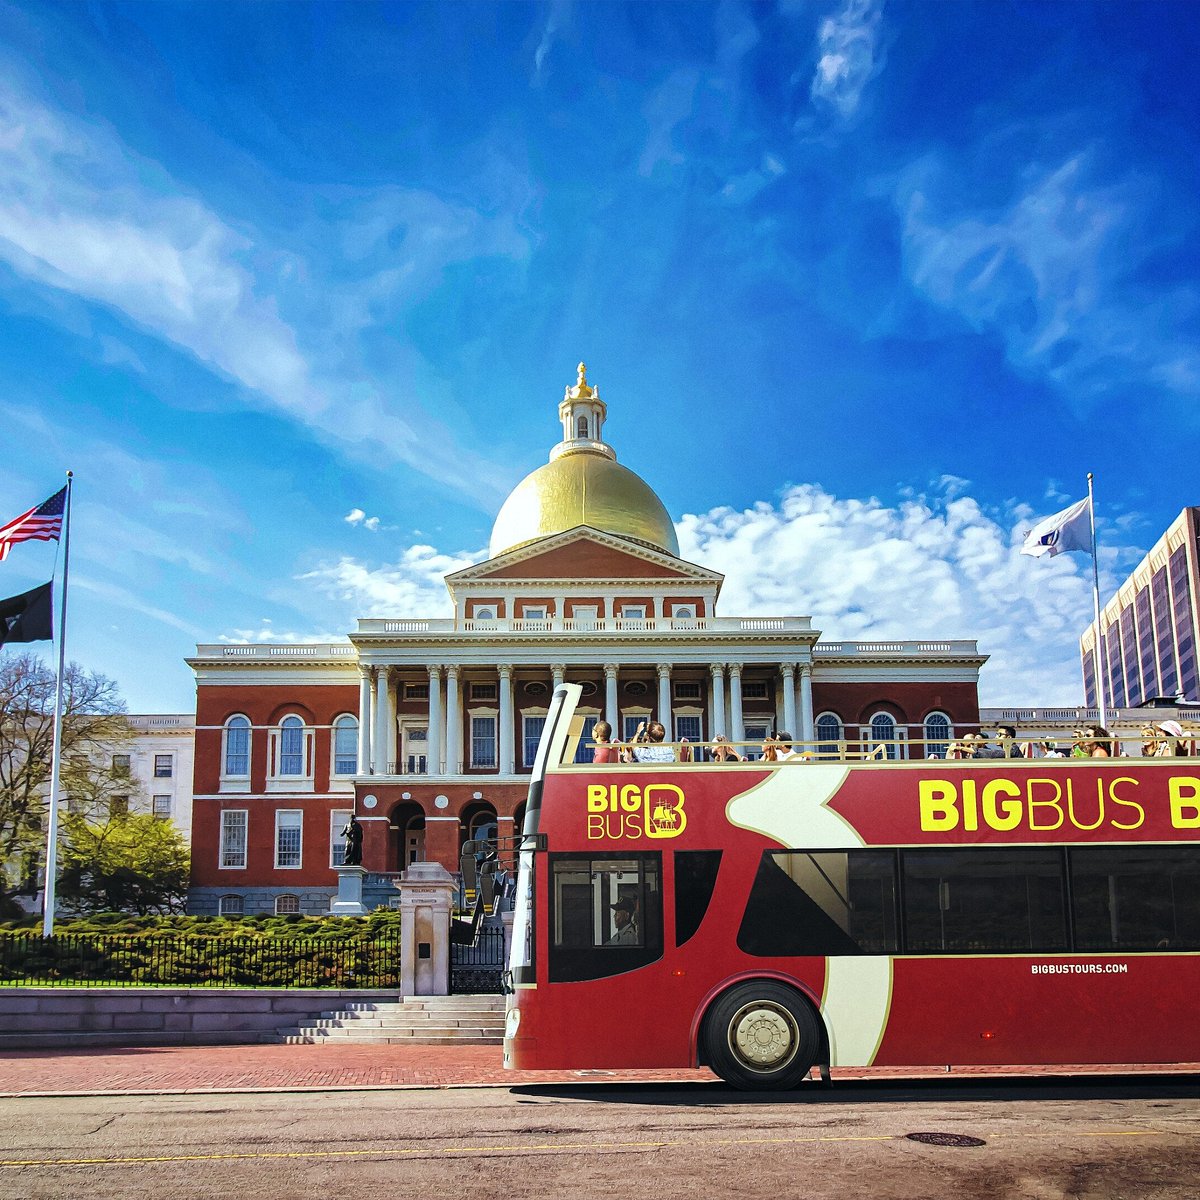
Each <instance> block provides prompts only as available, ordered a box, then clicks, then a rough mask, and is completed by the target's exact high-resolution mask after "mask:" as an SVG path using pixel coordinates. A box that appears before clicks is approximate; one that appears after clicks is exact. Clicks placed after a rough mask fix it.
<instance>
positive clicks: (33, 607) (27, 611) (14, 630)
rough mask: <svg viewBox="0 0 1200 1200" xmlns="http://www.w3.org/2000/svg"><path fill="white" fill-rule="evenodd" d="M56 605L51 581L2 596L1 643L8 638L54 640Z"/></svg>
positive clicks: (0, 606)
mask: <svg viewBox="0 0 1200 1200" xmlns="http://www.w3.org/2000/svg"><path fill="white" fill-rule="evenodd" d="M53 609H54V601H53V599H52V598H51V595H50V584H48V583H43V584H42V585H41V587H35V588H30V590H29V591H27V592H22V593H21V594H20V595H19V596H10V597H9V598H8V599H7V600H0V646H3V645H5V644H6V643H8V642H47V641H53V639H54V613H53Z"/></svg>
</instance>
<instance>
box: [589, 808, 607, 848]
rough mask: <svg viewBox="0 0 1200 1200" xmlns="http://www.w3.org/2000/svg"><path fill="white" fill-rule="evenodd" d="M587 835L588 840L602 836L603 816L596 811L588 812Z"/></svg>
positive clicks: (591, 840)
mask: <svg viewBox="0 0 1200 1200" xmlns="http://www.w3.org/2000/svg"><path fill="white" fill-rule="evenodd" d="M587 835H588V841H589V842H594V841H596V840H597V839H598V838H602V837H604V818H603V817H602V816H600V815H599V814H598V813H588V819H587Z"/></svg>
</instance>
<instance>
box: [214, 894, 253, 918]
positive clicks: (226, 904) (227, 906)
mask: <svg viewBox="0 0 1200 1200" xmlns="http://www.w3.org/2000/svg"><path fill="white" fill-rule="evenodd" d="M245 911H246V902H245V900H243V899H242V897H241V896H234V895H232V894H231V895H228V896H222V897H221V899H220V900H218V901H217V912H218V914H219V915H220V916H222V917H240V916H241V915H242V913H244V912H245Z"/></svg>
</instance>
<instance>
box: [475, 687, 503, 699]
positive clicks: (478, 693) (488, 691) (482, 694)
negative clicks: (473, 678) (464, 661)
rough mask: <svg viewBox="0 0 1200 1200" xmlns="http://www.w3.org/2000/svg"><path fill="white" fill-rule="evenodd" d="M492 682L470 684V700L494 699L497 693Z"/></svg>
mask: <svg viewBox="0 0 1200 1200" xmlns="http://www.w3.org/2000/svg"><path fill="white" fill-rule="evenodd" d="M496 686H497V685H496V684H494V683H473V684H471V699H472V700H495V699H496V697H497V695H499V693H498V692H497V690H496Z"/></svg>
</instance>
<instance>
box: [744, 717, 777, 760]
mask: <svg viewBox="0 0 1200 1200" xmlns="http://www.w3.org/2000/svg"><path fill="white" fill-rule="evenodd" d="M744 732H745V734H746V741H747V742H751V743H753V745H746V746H738V747H737V752H738V753H739V754H740V755H741V756H742V757H743V758H744V759H747V760H748V761H749V760H753V759H756V758H762V743H763V742H765V741H766V740H767V734H768V732H770V726H768V725H765V724H763V725H754V724H749V725H747V726H746V727H745V730H744Z"/></svg>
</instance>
